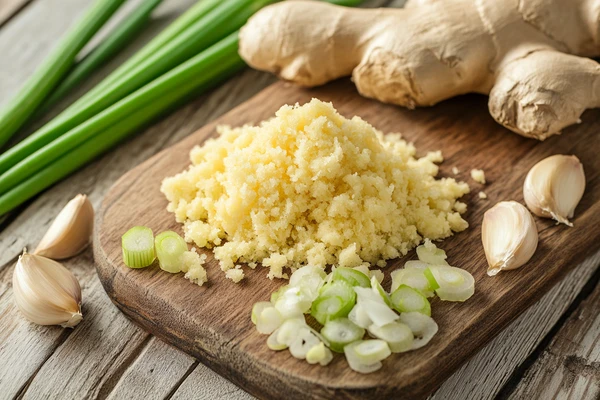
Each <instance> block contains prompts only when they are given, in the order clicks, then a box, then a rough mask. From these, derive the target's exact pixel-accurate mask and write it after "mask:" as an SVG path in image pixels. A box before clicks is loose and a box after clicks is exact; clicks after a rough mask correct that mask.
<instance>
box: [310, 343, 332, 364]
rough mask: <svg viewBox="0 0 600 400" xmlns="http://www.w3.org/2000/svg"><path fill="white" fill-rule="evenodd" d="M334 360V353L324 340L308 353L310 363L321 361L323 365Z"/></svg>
mask: <svg viewBox="0 0 600 400" xmlns="http://www.w3.org/2000/svg"><path fill="white" fill-rule="evenodd" d="M331 360H333V354H332V353H331V350H329V349H328V348H327V347H326V346H325V344H324V343H323V342H319V344H317V345H316V346H313V347H312V348H311V349H310V350H309V351H308V353H306V362H308V363H309V364H316V363H319V364H321V365H322V366H325V365H327V364H329V363H330V362H331Z"/></svg>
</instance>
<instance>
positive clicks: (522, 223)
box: [481, 201, 538, 276]
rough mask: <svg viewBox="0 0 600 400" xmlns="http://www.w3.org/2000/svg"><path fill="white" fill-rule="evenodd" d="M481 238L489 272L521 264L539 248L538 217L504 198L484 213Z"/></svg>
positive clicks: (492, 273) (495, 272)
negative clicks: (536, 223)
mask: <svg viewBox="0 0 600 400" xmlns="http://www.w3.org/2000/svg"><path fill="white" fill-rule="evenodd" d="M481 241H482V242H483V249H484V251H485V256H486V258H487V262H488V264H489V267H488V271H487V274H488V275H489V276H494V275H496V274H497V273H498V272H500V271H502V270H508V269H516V268H519V267H521V266H523V264H525V263H526V262H527V261H529V259H530V258H531V257H532V256H533V253H535V249H536V248H537V244H538V232H537V227H536V226H535V220H534V219H533V216H532V215H531V213H530V212H529V210H527V208H525V206H523V205H522V204H519V203H517V202H516V201H502V202H500V203H498V204H496V205H495V206H494V207H492V208H490V209H489V210H487V211H486V212H485V214H484V215H483V225H482V226H481Z"/></svg>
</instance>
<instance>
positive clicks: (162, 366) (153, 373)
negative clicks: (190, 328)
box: [108, 337, 233, 400]
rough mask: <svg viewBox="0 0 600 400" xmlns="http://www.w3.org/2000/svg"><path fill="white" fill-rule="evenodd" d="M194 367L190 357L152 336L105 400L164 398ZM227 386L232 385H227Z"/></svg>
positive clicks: (194, 362)
mask: <svg viewBox="0 0 600 400" xmlns="http://www.w3.org/2000/svg"><path fill="white" fill-rule="evenodd" d="M197 365H198V362H197V361H196V360H194V358H193V357H191V356H188V355H187V354H185V353H183V352H181V351H179V350H177V349H175V348H173V347H171V346H169V345H168V344H166V343H165V342H163V341H161V340H159V339H157V338H155V337H152V338H151V339H150V341H149V342H148V345H147V346H146V347H145V348H144V350H143V351H142V352H141V353H140V355H139V357H138V358H137V359H136V360H135V361H134V362H133V363H132V364H131V365H130V366H129V367H128V368H127V370H126V371H125V373H124V374H123V375H122V376H121V379H120V380H119V382H118V383H117V384H116V386H115V388H114V389H113V390H112V391H111V392H110V395H109V396H108V399H109V400H121V399H129V400H136V399H139V400H144V399H163V398H167V397H168V396H169V394H170V393H172V392H173V391H175V390H176V389H177V387H179V385H180V384H181V380H182V379H183V378H184V377H185V376H186V374H188V372H192V371H193V370H194V369H195V367H196V366H197ZM202 367H203V368H206V367H204V366H202ZM220 379H222V380H223V378H220ZM229 385H232V386H233V384H231V383H229Z"/></svg>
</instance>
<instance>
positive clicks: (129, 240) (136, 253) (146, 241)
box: [121, 226, 155, 268]
mask: <svg viewBox="0 0 600 400" xmlns="http://www.w3.org/2000/svg"><path fill="white" fill-rule="evenodd" d="M121 247H122V248H123V262H124V263H125V265H127V266H128V267H130V268H144V267H147V266H149V265H151V264H152V263H153V262H154V258H155V256H154V234H153V233H152V229H150V228H146V227H145V226H134V227H133V228H131V229H130V230H128V231H127V232H126V233H125V234H124V235H123V236H122V237H121Z"/></svg>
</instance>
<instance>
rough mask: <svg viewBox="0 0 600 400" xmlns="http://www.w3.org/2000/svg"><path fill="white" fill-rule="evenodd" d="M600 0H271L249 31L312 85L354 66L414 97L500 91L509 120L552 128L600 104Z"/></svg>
mask: <svg viewBox="0 0 600 400" xmlns="http://www.w3.org/2000/svg"><path fill="white" fill-rule="evenodd" d="M599 21H600V0H502V1H499V0H443V1H442V0H409V2H408V4H407V6H406V7H405V8H404V9H378V10H377V9H353V8H345V7H340V6H333V5H329V4H326V3H322V2H316V1H289V2H283V3H278V4H274V5H271V6H269V7H265V8H264V9H262V10H261V11H259V12H258V13H257V14H255V15H254V16H253V17H252V18H251V19H250V20H249V21H248V23H247V24H246V26H245V27H244V28H243V29H242V31H241V33H240V48H239V51H240V55H241V56H242V57H243V58H244V60H246V61H247V62H248V64H249V65H250V66H252V67H254V68H257V69H260V70H266V71H271V72H273V73H276V74H277V75H279V76H280V77H281V78H283V79H285V80H288V81H292V82H295V83H297V84H299V85H302V86H317V85H322V84H324V83H326V82H328V81H331V80H333V79H337V78H340V77H343V76H347V75H352V78H353V81H354V82H355V84H356V87H357V88H358V91H359V92H360V93H361V94H362V95H364V96H366V97H370V98H374V99H377V100H380V101H382V102H386V103H393V104H398V105H401V106H405V107H408V108H414V107H416V106H430V105H433V104H436V103H438V102H440V101H442V100H445V99H448V98H451V97H454V96H457V95H460V94H464V93H482V94H487V95H489V102H488V106H489V111H490V113H491V115H492V116H493V117H494V119H495V120H496V121H497V122H499V123H500V124H502V125H504V126H505V127H506V128H508V129H510V130H512V131H514V132H516V133H519V134H521V135H523V136H527V137H531V138H536V139H539V140H543V139H545V138H547V137H548V136H550V135H553V134H557V133H560V130H561V129H563V128H564V127H566V126H569V125H571V124H574V123H577V122H579V121H580V120H579V118H580V116H581V114H582V113H583V112H584V111H585V110H586V109H588V108H595V107H600V79H599V77H600V65H599V64H598V63H597V62H595V61H593V60H591V59H589V58H587V57H595V56H600V23H599Z"/></svg>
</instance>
